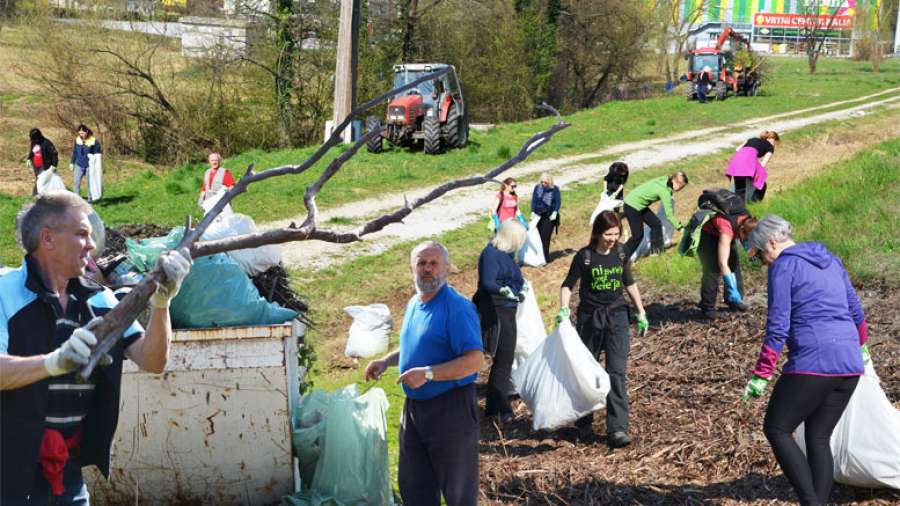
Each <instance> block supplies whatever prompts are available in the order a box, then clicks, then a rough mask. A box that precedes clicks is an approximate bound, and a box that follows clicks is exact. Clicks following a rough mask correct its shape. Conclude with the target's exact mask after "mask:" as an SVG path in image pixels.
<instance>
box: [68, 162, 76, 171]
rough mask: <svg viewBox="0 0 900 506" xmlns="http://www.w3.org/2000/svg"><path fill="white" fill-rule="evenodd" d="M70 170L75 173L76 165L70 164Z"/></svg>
mask: <svg viewBox="0 0 900 506" xmlns="http://www.w3.org/2000/svg"><path fill="white" fill-rule="evenodd" d="M69 170H71V171H74V170H75V164H74V163H70V164H69Z"/></svg>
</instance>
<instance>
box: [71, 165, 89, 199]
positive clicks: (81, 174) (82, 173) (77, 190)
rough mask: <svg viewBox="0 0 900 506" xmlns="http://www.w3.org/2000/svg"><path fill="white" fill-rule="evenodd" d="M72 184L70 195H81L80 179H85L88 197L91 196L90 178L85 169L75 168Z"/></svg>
mask: <svg viewBox="0 0 900 506" xmlns="http://www.w3.org/2000/svg"><path fill="white" fill-rule="evenodd" d="M72 177H73V182H72V193H74V194H75V195H79V196H80V195H81V178H84V179H85V186H86V187H87V188H86V189H87V192H88V196H89V197H90V194H91V176H90V174H89V173H88V169H87V167H79V166H77V165H76V166H75V170H74V175H73V176H72Z"/></svg>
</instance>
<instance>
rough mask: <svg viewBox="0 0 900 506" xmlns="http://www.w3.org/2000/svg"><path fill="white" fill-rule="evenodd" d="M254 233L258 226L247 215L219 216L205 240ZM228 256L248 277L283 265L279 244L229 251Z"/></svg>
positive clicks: (207, 231)
mask: <svg viewBox="0 0 900 506" xmlns="http://www.w3.org/2000/svg"><path fill="white" fill-rule="evenodd" d="M254 232H256V224H255V223H253V219H252V218H250V217H249V216H247V215H245V214H237V213H232V214H229V215H226V216H222V215H219V216H218V217H217V218H216V219H215V220H214V221H213V222H212V223H211V224H210V225H209V228H207V229H206V233H205V234H203V240H204V241H212V240H215V239H223V238H225V237H232V236H236V235H244V234H252V233H254ZM227 254H228V256H230V257H231V258H233V259H234V261H235V262H237V263H238V265H240V266H241V270H243V271H244V272H246V273H247V275H248V276H255V275H257V274H259V273H262V272H265V271H267V270H269V269H270V268H272V267H275V266H276V265H278V264H280V263H281V247H280V246H279V245H277V244H269V245H266V246H259V247H257V248H250V249H239V250H235V251H229V252H228V253H227ZM263 295H265V294H263Z"/></svg>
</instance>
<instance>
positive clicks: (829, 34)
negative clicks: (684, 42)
mask: <svg viewBox="0 0 900 506" xmlns="http://www.w3.org/2000/svg"><path fill="white" fill-rule="evenodd" d="M681 3H682V18H683V19H685V20H696V21H694V23H693V24H692V26H691V28H690V31H691V39H692V41H693V42H694V43H695V44H696V46H697V47H709V46H714V45H715V43H716V39H717V38H718V37H719V34H721V33H722V30H723V29H724V28H725V27H726V26H731V27H732V28H733V29H734V30H735V31H737V32H739V33H741V34H742V35H744V36H745V37H747V38H748V39H749V40H750V42H751V44H752V45H753V48H754V50H756V51H765V52H773V53H796V52H802V51H803V47H802V46H803V37H802V35H801V31H802V30H803V28H804V27H805V26H808V24H810V23H813V24H818V25H819V26H820V27H823V28H827V31H826V33H825V47H824V52H825V53H826V54H833V55H838V54H848V53H849V51H850V41H851V39H852V36H853V27H854V21H855V19H856V13H857V10H858V9H859V8H860V7H861V5H859V4H868V5H869V6H871V7H872V8H875V9H877V8H878V7H879V6H880V3H881V0H824V1H812V0H682V2H681ZM810 5H817V6H818V12H811V11H812V10H813V9H811V8H810V7H809V6H810ZM835 11H836V14H835ZM832 14H835V15H834V16H832Z"/></svg>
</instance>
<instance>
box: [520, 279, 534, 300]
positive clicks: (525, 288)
mask: <svg viewBox="0 0 900 506" xmlns="http://www.w3.org/2000/svg"><path fill="white" fill-rule="evenodd" d="M530 291H531V283H529V282H528V281H524V282H522V290H520V291H519V294H518V295H519V302H525V297H526V296H527V295H528V292H530Z"/></svg>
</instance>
